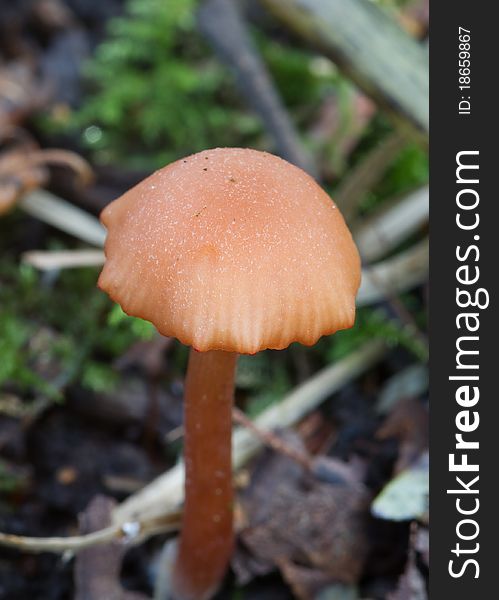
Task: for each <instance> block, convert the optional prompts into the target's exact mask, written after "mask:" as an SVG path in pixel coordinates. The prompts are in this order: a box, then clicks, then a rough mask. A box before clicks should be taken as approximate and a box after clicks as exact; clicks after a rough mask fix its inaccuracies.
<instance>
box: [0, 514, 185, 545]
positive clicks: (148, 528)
mask: <svg viewBox="0 0 499 600" xmlns="http://www.w3.org/2000/svg"><path fill="white" fill-rule="evenodd" d="M179 525H180V512H179V511H169V512H168V513H167V514H165V515H162V516H161V518H154V519H150V520H144V521H136V520H135V521H128V522H127V521H126V522H123V523H115V524H114V525H110V526H109V527H105V528H103V529H100V530H99V531H95V532H94V533H87V534H85V535H75V536H69V537H27V536H22V535H11V534H8V533H0V546H7V547H9V548H15V549H16V550H20V551H22V552H31V553H39V552H55V553H60V552H79V551H80V550H83V549H85V548H90V547H92V546H98V545H101V544H109V542H112V541H114V540H121V541H123V542H124V543H138V542H139V541H142V540H143V539H144V538H147V537H149V536H151V535H156V534H158V533H167V532H169V531H175V530H176V529H178V527H179Z"/></svg>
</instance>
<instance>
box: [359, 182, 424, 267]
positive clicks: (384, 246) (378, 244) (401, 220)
mask: <svg viewBox="0 0 499 600" xmlns="http://www.w3.org/2000/svg"><path fill="white" fill-rule="evenodd" d="M429 209H430V202H429V190H428V186H425V187H422V188H419V189H418V190H416V191H414V192H411V193H410V194H408V195H407V196H405V197H404V198H402V199H401V200H398V201H397V202H396V203H391V204H390V205H389V206H383V207H382V209H381V211H379V212H376V213H375V214H373V215H372V216H371V217H369V218H367V219H365V220H363V221H362V222H361V223H360V224H359V226H358V227H356V228H355V229H354V239H355V242H356V244H357V247H358V249H359V252H360V254H361V256H362V259H363V261H365V262H372V261H374V260H377V259H378V258H380V257H381V256H383V254H386V253H387V252H390V250H393V249H394V248H395V247H396V246H397V245H398V244H400V243H401V242H402V241H404V240H405V239H406V238H408V237H409V236H410V235H411V234H413V233H414V232H415V231H417V229H418V228H419V227H421V226H422V225H424V224H425V223H426V222H427V221H428V216H429Z"/></svg>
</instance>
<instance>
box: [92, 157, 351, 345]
mask: <svg viewBox="0 0 499 600" xmlns="http://www.w3.org/2000/svg"><path fill="white" fill-rule="evenodd" d="M101 218H102V222H103V223H104V225H105V226H106V227H107V229H108V235H107V240H106V246H105V252H106V263H105V266H104V269H103V271H102V273H101V275H100V278H99V286H100V287H101V288H102V289H103V290H104V291H106V292H107V293H108V294H109V296H111V298H112V299H113V300H115V301H116V302H118V303H119V304H120V305H121V306H122V308H123V310H124V311H125V312H126V313H128V314H130V315H133V316H137V317H141V318H143V319H146V320H148V321H151V322H152V323H153V324H154V325H155V326H156V328H157V329H158V331H159V332H160V333H162V334H163V335H166V336H173V337H176V338H178V339H179V340H180V341H181V342H183V343H184V344H187V345H190V346H193V347H194V348H196V349H197V350H201V351H206V350H226V351H231V352H239V353H244V354H253V353H255V352H258V351H260V350H263V349H265V348H274V349H281V348H285V347H287V346H288V345H289V344H290V343H291V342H301V343H302V344H306V345H311V344H314V343H315V342H316V341H317V340H318V338H319V337H320V336H322V335H328V334H331V333H334V332H335V331H337V330H339V329H345V328H348V327H351V326H352V325H353V322H354V318H355V295H356V293H357V290H358V287H359V283H360V260H359V255H358V252H357V249H356V247H355V244H354V242H353V240H352V237H351V235H350V232H349V230H348V228H347V226H346V225H345V222H344V220H343V217H342V216H341V214H340V212H339V210H338V208H337V207H336V206H335V204H334V203H333V201H332V200H331V198H330V197H329V196H328V195H327V194H326V193H325V192H324V191H323V190H322V189H321V187H320V186H319V185H318V184H317V183H316V182H315V181H314V180H313V179H312V178H311V177H310V176H309V175H307V174H306V173H304V172H303V171H302V170H301V169H299V168H297V167H295V166H293V165H291V164H289V163H288V162H286V161H284V160H282V159H280V158H278V157H276V156H273V155H272V154H268V153H266V152H259V151H256V150H248V149H241V148H217V149H214V150H206V151H204V152H200V153H198V154H194V155H193V156H189V157H187V158H185V159H182V160H179V161H177V162H175V163H172V164H170V165H168V166H166V167H164V168H163V169H160V170H159V171H156V172H155V173H153V174H152V175H151V176H150V177H148V178H147V179H145V180H144V181H142V182H141V183H139V184H138V185H137V186H135V187H134V188H132V189H131V190H130V191H128V192H127V193H126V194H124V195H123V196H122V197H120V198H118V199H117V200H115V201H114V202H112V203H111V204H110V205H109V206H108V207H107V208H105V210H104V211H103V213H102V216H101Z"/></svg>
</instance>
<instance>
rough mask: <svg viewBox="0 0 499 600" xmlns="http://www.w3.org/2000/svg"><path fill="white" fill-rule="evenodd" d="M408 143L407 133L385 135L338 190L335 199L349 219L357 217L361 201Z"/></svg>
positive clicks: (350, 172) (397, 132)
mask: <svg viewBox="0 0 499 600" xmlns="http://www.w3.org/2000/svg"><path fill="white" fill-rule="evenodd" d="M406 144H407V135H404V134H403V133H402V132H399V131H395V132H393V133H391V134H389V135H388V136H387V137H385V138H384V139H383V140H381V142H380V143H379V144H378V145H377V146H376V147H375V148H373V149H372V150H371V151H370V152H369V153H368V154H367V155H366V156H365V157H364V159H363V160H362V161H361V162H359V163H358V164H357V165H356V166H355V167H354V168H353V169H351V170H350V171H349V173H348V175H347V176H346V177H345V179H344V180H343V182H342V184H341V185H340V186H339V188H338V189H337V190H336V194H335V195H334V198H335V201H336V202H337V204H338V206H339V207H340V209H341V212H342V214H343V216H344V217H345V219H346V220H347V221H352V220H353V219H354V218H355V215H356V213H357V210H358V208H359V204H360V202H361V201H362V200H363V199H364V196H365V195H366V194H367V193H368V192H369V190H371V189H372V188H373V187H374V186H375V185H376V184H377V183H378V182H379V181H381V179H382V177H383V175H384V174H385V172H386V170H387V169H388V167H389V166H390V165H391V164H392V162H393V161H394V160H395V158H396V157H397V155H398V154H399V153H400V152H401V150H402V149H403V148H404V146H405V145H406Z"/></svg>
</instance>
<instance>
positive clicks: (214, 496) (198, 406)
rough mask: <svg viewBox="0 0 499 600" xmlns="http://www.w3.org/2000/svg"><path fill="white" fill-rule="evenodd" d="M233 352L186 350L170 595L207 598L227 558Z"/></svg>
mask: <svg viewBox="0 0 499 600" xmlns="http://www.w3.org/2000/svg"><path fill="white" fill-rule="evenodd" d="M237 356H238V355H237V353H234V352H223V351H218V350H212V351H209V352H197V351H196V350H194V349H191V352H190V356H189V366H188V369H187V378H186V387H185V399H184V430H185V434H184V457H185V504H184V513H183V521H182V533H181V536H180V542H179V549H178V554H177V558H176V561H175V565H174V569H173V574H172V579H173V590H172V591H173V596H174V598H175V599H176V600H207V599H208V598H211V597H212V595H213V594H214V593H215V592H216V591H217V589H218V586H219V584H220V582H221V580H222V578H223V576H224V573H225V571H226V568H227V565H228V563H229V560H230V556H231V553H232V546H233V532H232V520H233V515H232V500H233V492H232V461H231V431H232V404H233V398H234V375H235V368H236V362H237Z"/></svg>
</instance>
